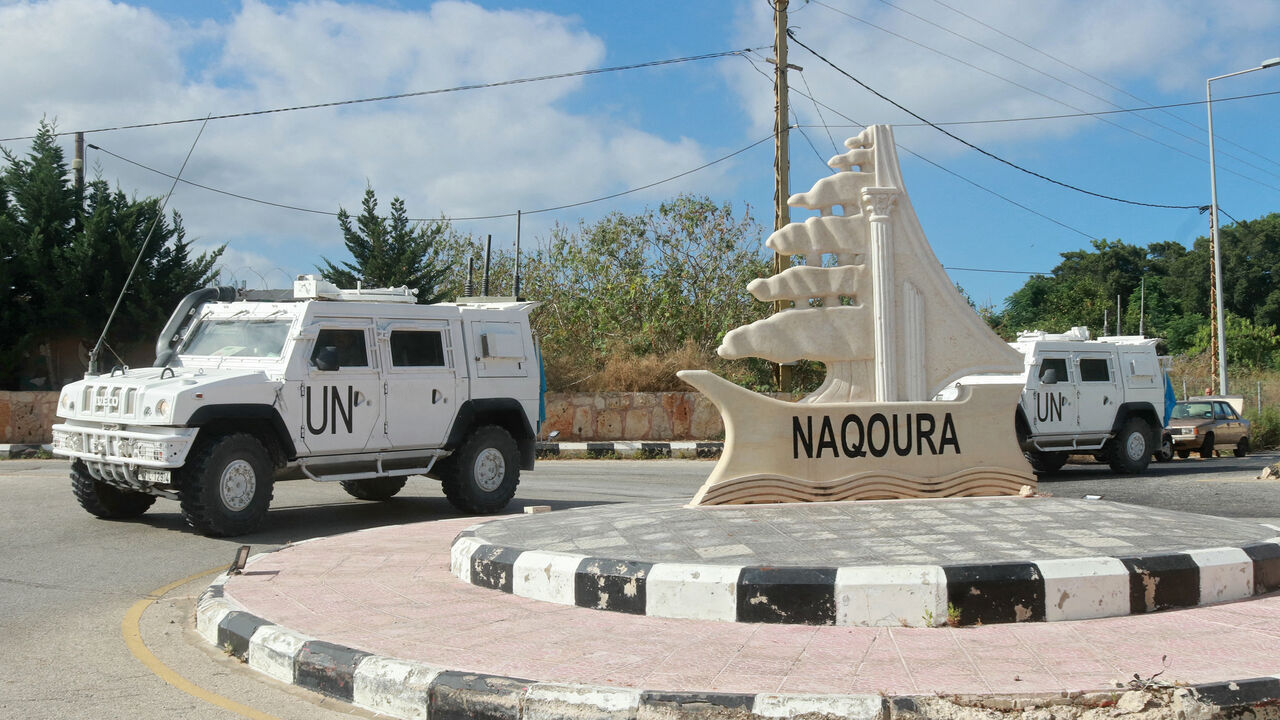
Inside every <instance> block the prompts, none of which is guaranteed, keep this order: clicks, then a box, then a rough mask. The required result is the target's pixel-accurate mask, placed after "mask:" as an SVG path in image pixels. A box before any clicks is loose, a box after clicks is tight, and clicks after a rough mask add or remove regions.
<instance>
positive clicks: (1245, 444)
mask: <svg viewBox="0 0 1280 720" xmlns="http://www.w3.org/2000/svg"><path fill="white" fill-rule="evenodd" d="M1231 452H1232V454H1234V455H1235V456H1236V457H1244V456H1245V455H1248V454H1249V438H1240V442H1238V443H1236V449H1235V450H1232V451H1231Z"/></svg>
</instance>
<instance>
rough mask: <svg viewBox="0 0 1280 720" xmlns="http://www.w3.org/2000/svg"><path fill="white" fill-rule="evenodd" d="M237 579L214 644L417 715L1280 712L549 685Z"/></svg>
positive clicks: (1146, 700) (1251, 701)
mask: <svg viewBox="0 0 1280 720" xmlns="http://www.w3.org/2000/svg"><path fill="white" fill-rule="evenodd" d="M259 557H260V556H259ZM227 579H228V576H227V575H226V574H223V575H220V576H219V577H218V578H216V579H215V580H214V582H213V583H212V584H211V585H210V586H209V587H208V588H207V589H206V590H205V591H204V592H203V593H202V594H201V595H200V597H199V598H198V600H197V603H196V613H195V624H196V630H197V632H198V634H199V635H200V636H201V637H202V638H204V639H205V640H206V641H207V642H210V643H211V644H214V645H216V646H218V647H220V648H222V649H223V650H224V651H225V652H227V653H228V654H229V655H231V656H233V657H235V658H237V659H239V660H241V661H242V662H244V663H246V664H247V665H248V666H249V667H250V668H252V669H253V670H255V671H257V672H261V673H263V674H264V675H267V676H268V677H272V678H274V679H276V680H279V681H281V682H287V683H290V684H293V685H297V686H299V687H303V688H306V689H309V690H312V691H315V692H319V693H321V694H324V695H327V696H330V697H334V698H337V699H340V700H343V701H345V702H348V703H351V704H353V705H355V706H357V707H360V708H364V709H367V710H371V711H373V712H377V713H382V714H385V715H387V716H390V717H395V718H404V719H406V720H430V719H431V718H451V717H467V718H471V719H473V720H551V719H553V718H581V719H582V720H595V719H599V720H650V719H653V720H658V719H662V720H685V719H689V720H693V719H696V720H715V719H718V718H734V719H742V718H762V719H763V718H780V717H825V718H846V719H847V720H919V719H923V718H938V717H947V718H954V719H957V720H959V719H960V718H975V719H976V718H1003V719H1006V720H1012V719H1013V718H1022V719H1024V720H1046V719H1048V718H1055V717H1070V718H1077V719H1087V718H1103V717H1114V716H1115V715H1116V714H1117V713H1116V711H1117V710H1120V711H1122V712H1121V713H1120V714H1122V715H1123V714H1137V713H1143V714H1142V715H1141V717H1177V718H1219V717H1222V718H1226V717H1239V716H1240V714H1241V713H1243V712H1245V711H1252V712H1254V713H1257V712H1258V711H1259V710H1262V709H1264V708H1277V707H1280V675H1274V676H1266V677H1257V678H1246V679H1240V680H1235V681H1225V682H1215V683H1206V684H1201V685H1191V686H1174V685H1168V684H1162V683H1158V682H1156V681H1155V680H1154V679H1152V680H1148V681H1141V680H1139V679H1136V678H1135V680H1134V681H1131V682H1130V683H1129V684H1128V685H1127V686H1123V687H1117V688H1116V689H1115V690H1100V691H1095V692H1077V693H1052V694H1029V695H1022V696H1010V695H999V696H996V695H950V696H940V695H896V696H894V695H886V694H848V695H840V694H780V693H758V694H747V693H741V694H739V693H699V692H664V691H654V690H635V689H631V688H619V687H603V686H593V685H580V684H566V683H556V682H539V681H536V680H529V679H523V678H513V677H504V676H497V675H487V674H482V673H470V672H460V671H456V670H450V669H447V668H441V667H434V666H431V665H427V664H425V663H420V662H413V661H408V660H402V659H398V658H393V657H383V656H377V655H373V654H370V653H366V652H363V651H361V650H358V649H355V648H348V647H344V646H341V645H335V644H332V643H326V642H323V641H321V640H317V639H315V638H312V637H309V636H306V635H303V634H301V633H297V632H295V631H293V630H290V629H288V628H285V627H281V626H279V625H275V624H273V623H270V622H268V621H267V620H264V619H262V618H259V617H256V616H254V615H252V614H251V613H249V612H247V611H245V609H244V608H243V607H241V606H240V605H239V604H238V603H236V602H234V601H232V600H229V599H228V598H226V596H225V594H224V593H223V585H224V584H225V583H226V581H227ZM1059 710H1060V711H1061V714H1059ZM1147 711H1153V712H1155V713H1156V714H1154V715H1152V714H1149V713H1148V712H1147Z"/></svg>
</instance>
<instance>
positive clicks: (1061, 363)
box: [1039, 358, 1071, 383]
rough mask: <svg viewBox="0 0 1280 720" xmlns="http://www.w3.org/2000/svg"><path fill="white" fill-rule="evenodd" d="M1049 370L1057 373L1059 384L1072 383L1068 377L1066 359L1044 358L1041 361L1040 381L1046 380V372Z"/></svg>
mask: <svg viewBox="0 0 1280 720" xmlns="http://www.w3.org/2000/svg"><path fill="white" fill-rule="evenodd" d="M1049 370H1054V371H1056V373H1057V375H1058V382H1060V383H1064V382H1071V378H1070V377H1068V376H1067V359H1066V358H1044V359H1043V360H1041V361H1040V376H1039V377H1040V379H1041V380H1044V374H1045V372H1047V371H1049Z"/></svg>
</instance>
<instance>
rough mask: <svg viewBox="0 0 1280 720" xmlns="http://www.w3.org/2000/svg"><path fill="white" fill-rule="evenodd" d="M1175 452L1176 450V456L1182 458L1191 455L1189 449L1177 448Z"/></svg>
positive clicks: (1184, 458)
mask: <svg viewBox="0 0 1280 720" xmlns="http://www.w3.org/2000/svg"><path fill="white" fill-rule="evenodd" d="M1177 452H1178V457H1179V458H1180V459H1182V460H1186V459H1187V458H1189V457H1191V451H1190V450H1179V451H1177Z"/></svg>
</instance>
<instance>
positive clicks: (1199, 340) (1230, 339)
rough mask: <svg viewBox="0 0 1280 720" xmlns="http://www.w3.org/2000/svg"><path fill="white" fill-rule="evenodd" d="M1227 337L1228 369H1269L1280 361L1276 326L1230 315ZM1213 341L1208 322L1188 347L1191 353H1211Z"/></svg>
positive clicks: (1200, 328) (1225, 334) (1279, 339)
mask: <svg viewBox="0 0 1280 720" xmlns="http://www.w3.org/2000/svg"><path fill="white" fill-rule="evenodd" d="M1223 336H1224V337H1225V339H1226V344H1227V367H1228V368H1230V367H1232V366H1236V367H1246V368H1251V369H1261V368H1269V367H1274V366H1275V364H1276V361H1277V360H1278V359H1280V356H1278V355H1277V351H1280V337H1277V335H1276V328H1275V326H1274V325H1264V324H1259V323H1254V321H1252V320H1250V319H1249V318H1244V317H1240V316H1239V315H1236V314H1235V313H1227V315H1226V329H1225V332H1224V333H1223ZM1209 339H1210V338H1209V325H1208V324H1207V323H1206V324H1204V325H1202V326H1200V327H1199V329H1198V330H1197V331H1196V335H1195V338H1194V340H1193V342H1192V343H1191V345H1190V347H1188V352H1189V354H1191V355H1198V354H1200V353H1202V352H1208V350H1209Z"/></svg>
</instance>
